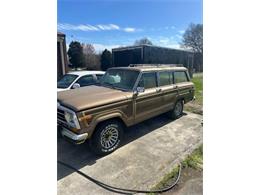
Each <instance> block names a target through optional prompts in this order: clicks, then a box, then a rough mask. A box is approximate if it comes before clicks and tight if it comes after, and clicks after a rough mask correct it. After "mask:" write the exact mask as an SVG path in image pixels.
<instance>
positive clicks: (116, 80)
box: [100, 69, 139, 91]
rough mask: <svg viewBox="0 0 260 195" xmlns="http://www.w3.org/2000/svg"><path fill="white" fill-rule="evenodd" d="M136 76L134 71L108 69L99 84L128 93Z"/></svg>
mask: <svg viewBox="0 0 260 195" xmlns="http://www.w3.org/2000/svg"><path fill="white" fill-rule="evenodd" d="M138 75H139V72H138V71H134V70H123V69H110V70H108V71H107V72H106V74H105V75H104V76H103V77H102V79H101V81H100V84H101V85H102V86H109V87H113V88H118V89H122V90H126V91H130V90H132V89H133V87H134V84H135V82H136V79H137V77H138Z"/></svg>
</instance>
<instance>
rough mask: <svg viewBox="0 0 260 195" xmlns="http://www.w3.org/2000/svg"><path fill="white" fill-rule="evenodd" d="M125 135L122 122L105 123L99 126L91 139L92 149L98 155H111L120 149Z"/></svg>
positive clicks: (111, 121)
mask: <svg viewBox="0 0 260 195" xmlns="http://www.w3.org/2000/svg"><path fill="white" fill-rule="evenodd" d="M123 134H124V131H123V125H122V124H121V123H120V122H118V121H116V120H110V121H105V122H103V123H101V124H100V125H98V126H97V128H96V130H95V132H94V134H93V136H92V138H91V139H90V147H91V149H92V151H93V152H94V153H95V154H97V155H102V156H103V155H107V154H110V153H112V152H113V151H115V150H116V149H117V148H118V147H119V145H120V143H121V140H122V138H123Z"/></svg>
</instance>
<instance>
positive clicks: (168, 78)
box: [159, 72, 173, 86]
mask: <svg viewBox="0 0 260 195" xmlns="http://www.w3.org/2000/svg"><path fill="white" fill-rule="evenodd" d="M172 83H173V78H172V73H171V72H159V84H160V86H164V85H171V84H172Z"/></svg>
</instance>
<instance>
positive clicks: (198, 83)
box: [184, 73, 203, 114]
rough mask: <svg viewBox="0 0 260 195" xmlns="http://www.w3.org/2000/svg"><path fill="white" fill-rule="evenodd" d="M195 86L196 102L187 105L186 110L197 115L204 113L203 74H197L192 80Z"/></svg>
mask: <svg viewBox="0 0 260 195" xmlns="http://www.w3.org/2000/svg"><path fill="white" fill-rule="evenodd" d="M192 82H193V83H194V85H195V97H196V100H195V101H193V102H189V103H188V104H186V105H185V107H184V110H186V111H189V112H194V113H197V114H202V113H203V111H202V110H203V74H202V73H195V74H194V75H193V78H192Z"/></svg>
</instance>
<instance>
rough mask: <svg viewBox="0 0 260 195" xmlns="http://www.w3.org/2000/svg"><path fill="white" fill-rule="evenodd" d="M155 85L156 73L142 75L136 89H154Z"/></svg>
mask: <svg viewBox="0 0 260 195" xmlns="http://www.w3.org/2000/svg"><path fill="white" fill-rule="evenodd" d="M156 86H157V85H156V73H155V72H152V73H143V74H142V77H141V80H140V82H139V84H138V87H144V88H145V89H150V88H155V87H156Z"/></svg>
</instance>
